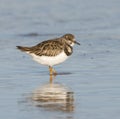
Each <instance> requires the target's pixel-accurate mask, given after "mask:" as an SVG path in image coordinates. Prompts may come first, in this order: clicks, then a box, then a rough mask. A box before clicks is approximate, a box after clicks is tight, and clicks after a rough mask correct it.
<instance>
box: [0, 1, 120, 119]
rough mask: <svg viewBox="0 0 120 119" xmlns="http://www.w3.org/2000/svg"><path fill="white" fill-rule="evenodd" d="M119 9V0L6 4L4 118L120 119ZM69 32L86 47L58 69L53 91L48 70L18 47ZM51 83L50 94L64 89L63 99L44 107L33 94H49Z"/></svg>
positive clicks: (0, 89)
mask: <svg viewBox="0 0 120 119" xmlns="http://www.w3.org/2000/svg"><path fill="white" fill-rule="evenodd" d="M119 11H120V1H118V0H101V1H99V2H98V1H96V0H91V1H89V0H85V1H82V0H72V1H69V2H68V1H64V0H61V1H58V0H52V1H49V0H46V1H42V0H36V1H33V0H26V1H24V0H20V1H18V0H1V1H0V118H3V119H10V118H11V119H21V118H22V119H38V118H41V119H46V118H48V117H49V119H53V118H54V119H61V118H62V119H69V118H70V119H78V118H80V119H88V118H89V119H101V118H102V119H107V118H109V119H113V118H114V119H119V118H120V20H119V19H120V15H119ZM65 33H73V34H75V36H76V39H77V40H78V41H79V42H80V43H81V46H80V47H79V46H75V47H74V53H73V55H72V56H71V57H70V58H69V59H68V60H67V61H66V62H64V63H63V64H61V65H58V66H55V69H56V70H57V72H58V73H59V75H57V76H56V77H55V78H54V79H53V82H52V87H51V83H50V82H49V78H50V77H49V73H48V67H45V66H42V65H39V64H37V63H36V62H34V61H33V60H32V59H31V57H30V56H28V55H26V54H25V53H22V52H20V51H18V50H17V49H16V46H17V45H25V46H27V45H29V46H32V45H35V44H36V43H39V42H41V41H43V40H46V39H49V38H54V37H59V36H61V35H63V34H65ZM46 85H47V86H48V87H47V90H48V89H49V91H51V90H52V91H53V89H54V91H55V92H54V91H53V92H52V93H51V92H50V94H51V95H50V96H53V97H54V95H56V90H58V89H59V90H60V91H61V90H62V92H63V93H62V92H61V93H60V92H59V93H57V94H62V96H60V95H58V97H60V98H59V100H58V99H56V100H55V99H54V100H51V99H50V101H49V99H47V100H48V102H47V103H45V101H43V100H42V101H41V100H35V99H36V98H35V99H34V98H33V97H34V96H37V99H38V98H39V95H34V94H36V91H38V92H39V91H40V90H39V89H41V87H42V88H43V87H44V89H45V91H47V90H46ZM56 87H59V88H56ZM38 92H37V93H38ZM68 92H70V95H71V96H67V94H68ZM45 93H46V92H45ZM38 94H41V93H38ZM47 94H48V92H47ZM63 94H64V95H63ZM40 97H41V96H40ZM53 97H52V99H53ZM61 97H62V100H61ZM63 97H65V99H64V100H63ZM68 97H70V99H71V98H72V99H71V102H70V103H69V101H68V99H69V98H68ZM46 98H49V96H47V97H45V99H46ZM48 103H49V104H48Z"/></svg>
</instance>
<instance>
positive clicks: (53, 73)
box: [49, 66, 57, 75]
mask: <svg viewBox="0 0 120 119" xmlns="http://www.w3.org/2000/svg"><path fill="white" fill-rule="evenodd" d="M49 72H50V75H57V72H56V71H55V69H53V68H52V67H51V66H49Z"/></svg>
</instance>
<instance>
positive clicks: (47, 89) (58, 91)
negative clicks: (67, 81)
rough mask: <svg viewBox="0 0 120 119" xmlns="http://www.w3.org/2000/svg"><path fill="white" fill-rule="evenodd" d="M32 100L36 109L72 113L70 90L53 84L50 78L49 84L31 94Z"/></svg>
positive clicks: (72, 102) (72, 103)
mask: <svg viewBox="0 0 120 119" xmlns="http://www.w3.org/2000/svg"><path fill="white" fill-rule="evenodd" d="M32 100H33V102H34V104H35V106H37V107H41V108H44V109H47V110H49V111H66V112H73V111H74V97H73V92H72V90H71V89H70V88H68V87H66V86H64V85H62V84H59V83H54V82H53V77H52V76H50V82H49V83H47V84H44V85H42V86H40V87H38V88H37V89H36V90H35V91H34V92H33V94H32Z"/></svg>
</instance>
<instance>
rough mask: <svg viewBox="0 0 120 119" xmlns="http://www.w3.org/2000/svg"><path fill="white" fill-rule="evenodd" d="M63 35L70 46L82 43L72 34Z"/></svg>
mask: <svg viewBox="0 0 120 119" xmlns="http://www.w3.org/2000/svg"><path fill="white" fill-rule="evenodd" d="M62 37H63V38H64V40H65V42H66V43H67V44H68V45H70V46H73V45H74V44H77V45H80V43H79V42H77V41H76V40H75V36H74V35H72V34H65V35H64V36H62Z"/></svg>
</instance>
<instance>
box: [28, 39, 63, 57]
mask: <svg viewBox="0 0 120 119" xmlns="http://www.w3.org/2000/svg"><path fill="white" fill-rule="evenodd" d="M63 49H64V47H63V44H62V43H61V42H60V41H59V40H48V41H43V42H41V43H39V44H37V45H36V46H33V47H32V48H31V51H30V53H34V54H36V55H39V56H56V55H58V54H59V53H61V52H62V51H63Z"/></svg>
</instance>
